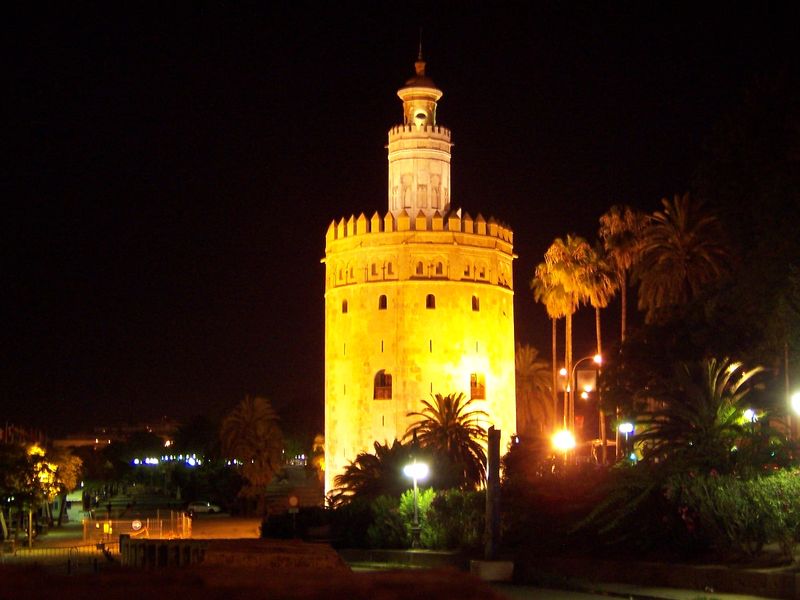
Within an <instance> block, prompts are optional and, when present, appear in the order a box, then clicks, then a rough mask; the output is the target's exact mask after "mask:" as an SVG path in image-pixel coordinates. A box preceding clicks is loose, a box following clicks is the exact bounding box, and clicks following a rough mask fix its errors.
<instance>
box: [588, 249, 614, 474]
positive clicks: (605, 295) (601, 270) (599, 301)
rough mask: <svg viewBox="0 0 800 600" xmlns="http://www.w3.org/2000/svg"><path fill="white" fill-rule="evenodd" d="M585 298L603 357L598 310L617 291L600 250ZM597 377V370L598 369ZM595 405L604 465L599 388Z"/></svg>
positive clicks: (593, 259) (594, 255) (591, 268)
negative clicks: (591, 312) (586, 298)
mask: <svg viewBox="0 0 800 600" xmlns="http://www.w3.org/2000/svg"><path fill="white" fill-rule="evenodd" d="M586 291H587V296H588V300H589V304H591V305H592V307H593V308H594V322H595V335H596V337H597V354H599V355H600V356H602V355H603V341H602V339H603V338H602V332H601V327H600V309H601V308H606V307H607V306H608V303H609V302H611V299H612V298H613V297H614V294H615V293H616V291H617V278H616V277H615V274H614V272H613V271H612V269H611V266H610V264H609V263H608V262H607V260H606V257H605V256H604V254H603V250H602V248H598V249H597V250H595V251H593V252H592V257H591V261H590V264H589V269H588V273H587V289H586ZM598 375H599V369H598ZM597 405H598V407H599V408H598V412H599V425H600V428H599V429H600V431H599V434H600V439H601V440H602V456H601V458H602V462H603V464H606V458H607V443H606V416H605V413H604V412H603V408H602V404H601V398H600V387H599V386H598V387H597Z"/></svg>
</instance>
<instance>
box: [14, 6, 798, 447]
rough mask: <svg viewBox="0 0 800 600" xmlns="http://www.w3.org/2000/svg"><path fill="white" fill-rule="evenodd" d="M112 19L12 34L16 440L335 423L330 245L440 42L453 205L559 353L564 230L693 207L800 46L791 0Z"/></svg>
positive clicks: (437, 55) (436, 71) (524, 316)
mask: <svg viewBox="0 0 800 600" xmlns="http://www.w3.org/2000/svg"><path fill="white" fill-rule="evenodd" d="M112 4H114V5H116V3H112ZM320 4H321V5H322V3H320ZM431 4H433V6H432V7H431V6H430V5H431ZM99 6H101V5H98V6H97V7H95V8H94V9H88V8H86V7H85V6H84V7H83V8H77V9H76V8H74V7H72V6H70V7H69V10H64V11H58V12H56V11H55V10H54V9H53V7H52V6H49V5H30V4H26V11H27V12H28V14H15V15H8V16H7V17H6V19H5V20H6V22H5V24H4V25H5V29H6V31H7V34H8V35H7V36H6V37H7V39H8V40H9V42H10V46H9V48H10V52H9V51H7V53H6V60H5V61H4V62H5V68H4V79H5V81H6V86H4V87H5V88H6V92H5V94H4V95H5V98H4V100H5V102H4V104H6V106H7V110H6V119H5V121H6V124H7V127H8V130H7V131H6V134H5V135H4V136H3V138H4V140H5V142H6V148H7V150H8V153H9V155H10V156H9V158H8V159H7V160H5V161H3V164H2V165H0V182H1V183H2V198H3V204H4V206H5V209H4V210H3V217H4V218H3V234H2V248H3V255H4V261H3V262H4V264H5V266H4V267H3V270H2V272H3V276H2V280H3V290H2V303H3V304H2V306H3V328H2V329H3V344H2V355H0V362H1V363H2V364H0V376H1V380H0V385H1V389H0V408H2V415H0V422H2V421H8V422H14V423H21V424H38V425H40V426H42V427H44V428H45V429H47V430H48V431H50V432H51V433H52V434H58V433H64V432H67V431H72V430H75V429H86V428H89V427H91V426H93V425H96V424H102V423H112V422H120V421H122V422H125V421H128V422H134V421H140V420H144V419H154V418H158V417H160V416H164V415H168V416H171V417H176V418H182V419H185V418H189V417H191V416H193V415H195V414H201V413H205V414H208V415H210V416H212V417H216V416H219V415H220V414H223V413H224V412H225V411H227V410H228V409H230V408H231V407H232V406H233V405H234V404H235V403H236V402H238V401H239V400H240V399H241V398H242V397H243V396H244V394H246V393H251V394H256V393H258V394H264V395H265V396H267V397H268V398H270V399H271V400H272V401H273V403H274V404H275V406H276V407H277V409H278V411H279V412H280V414H281V416H282V417H283V419H284V421H285V422H286V426H287V428H288V429H294V430H304V431H307V432H309V433H313V431H312V430H321V428H322V414H323V398H324V392H323V316H324V315H323V293H324V285H323V284H324V266H323V265H322V264H320V258H322V257H323V255H324V237H325V231H326V228H327V226H328V224H329V223H330V221H331V220H332V219H334V218H335V219H338V218H340V217H342V216H349V215H350V214H352V213H356V214H358V213H360V212H362V211H363V212H365V213H366V214H367V215H368V216H370V215H371V214H372V213H373V212H374V211H375V210H379V211H381V212H383V211H385V210H386V208H387V200H386V196H387V192H386V180H387V161H386V150H385V148H384V146H385V144H386V143H387V131H388V129H389V128H390V127H391V126H392V125H394V124H397V123H399V122H401V121H402V110H401V104H400V101H399V99H398V98H397V96H396V91H397V89H398V88H399V87H401V86H402V84H403V83H404V81H405V80H406V79H407V78H409V77H410V76H411V75H412V74H413V61H414V59H415V56H416V52H417V45H418V39H419V27H420V25H421V26H422V27H423V40H424V53H425V58H426V60H427V62H428V74H429V75H430V76H431V77H432V78H433V79H434V81H435V82H436V83H437V85H438V87H440V88H441V89H442V90H443V91H444V97H443V99H442V100H441V101H440V103H439V113H438V116H439V122H440V123H441V124H443V125H445V126H447V127H449V128H451V129H452V131H453V140H454V142H455V147H454V149H453V168H452V177H453V193H452V196H453V205H454V206H456V207H458V206H461V207H463V208H464V209H465V210H466V211H468V212H470V213H471V214H472V215H473V216H476V215H477V213H479V212H480V213H482V214H483V215H484V216H485V217H487V218H488V216H490V215H492V216H494V217H495V218H497V219H498V220H499V221H502V222H503V223H506V224H507V225H509V226H510V227H511V228H512V229H513V230H514V233H515V251H516V253H517V254H518V255H519V259H518V260H517V261H515V279H516V292H517V293H516V300H515V310H516V332H517V339H518V340H520V341H525V342H530V343H533V344H534V345H536V346H537V347H538V348H540V350H541V351H542V353H543V354H544V355H545V357H546V356H547V355H548V354H549V333H550V330H549V323H548V321H547V320H546V318H545V315H544V310H543V308H542V307H541V306H538V305H535V304H534V302H533V300H532V299H531V295H530V291H529V288H528V281H529V280H530V278H531V275H532V271H533V268H534V267H535V265H536V264H537V263H538V262H539V261H540V260H541V257H542V254H543V252H544V250H545V249H546V248H547V246H548V245H549V244H550V242H551V241H552V240H553V238H554V237H556V236H563V235H565V234H566V233H568V232H575V233H579V234H581V235H584V236H587V237H590V238H592V239H593V238H594V236H595V235H596V230H597V220H598V217H599V216H600V214H602V213H603V212H604V211H605V210H606V209H607V208H608V207H609V206H611V205H612V204H615V203H627V204H631V205H634V206H638V207H640V208H643V209H646V210H648V211H651V210H654V209H656V208H657V207H658V206H659V199H660V198H662V197H664V196H672V195H674V194H675V193H683V192H685V191H686V190H688V189H689V188H690V185H691V181H692V176H693V174H694V171H695V169H696V167H697V164H698V161H700V160H701V158H702V156H703V145H704V141H706V140H707V138H708V136H709V134H710V133H711V131H712V129H713V127H714V126H715V124H717V123H718V122H719V120H720V118H721V116H723V115H724V114H725V113H726V111H728V110H730V109H731V107H733V106H734V105H735V104H736V103H737V102H738V101H739V100H740V99H741V97H742V94H743V93H744V91H745V90H746V89H747V86H748V85H750V84H752V82H753V81H754V80H755V79H756V78H757V77H759V76H761V75H764V74H768V73H769V72H770V71H772V70H774V69H777V68H785V67H786V66H787V65H788V66H789V68H791V66H792V64H793V63H794V65H796V59H797V56H798V54H800V52H798V49H797V47H796V42H795V38H796V36H797V33H798V32H797V27H798V26H797V23H798V22H800V21H798V17H800V15H798V14H797V10H793V9H780V10H779V9H777V6H778V5H777V4H769V3H752V4H749V5H740V4H735V6H737V7H738V8H732V6H734V4H731V5H727V6H726V7H725V8H724V9H721V8H720V7H721V6H722V5H719V6H716V5H713V4H710V5H705V6H704V5H703V4H702V3H692V4H689V5H686V6H685V7H683V8H681V7H680V6H679V7H677V8H676V7H675V6H673V5H672V3H661V4H660V5H658V6H656V5H655V3H641V2H635V3H634V2H615V3H577V4H573V3H547V4H540V5H538V6H539V7H538V8H530V7H527V6H525V5H523V4H519V5H517V4H508V5H501V6H500V7H499V8H497V7H492V8H490V7H489V4H488V3H487V4H486V5H474V4H464V3H455V4H438V3H427V4H420V5H415V4H413V3H397V4H394V5H383V4H382V3H373V2H364V3H347V2H344V3H340V2H334V3H326V4H325V6H327V8H324V9H323V8H320V7H318V6H316V5H314V4H308V5H303V6H304V8H297V7H296V5H295V3H287V4H286V5H284V6H277V7H271V8H268V7H266V6H265V4H264V3H252V4H251V3H245V4H243V3H238V2H206V3H200V2H198V3H191V4H190V3H183V4H181V3H179V4H173V3H154V4H147V3H145V4H141V3H126V4H124V6H125V8H126V9H127V12H122V10H123V9H122V8H119V7H117V8H114V9H113V10H114V12H102V10H101V9H100V8H99ZM415 6H422V7H424V8H419V9H415V8H414V7H415ZM765 7H766V8H765ZM105 10H109V9H108V8H106V9H105ZM616 310H617V309H616V306H615V305H614V306H613V307H612V309H611V311H610V312H612V311H613V312H616ZM591 317H592V315H591V314H590V312H589V311H586V310H584V311H583V316H582V317H581V318H580V319H579V320H578V323H577V326H576V327H577V329H576V338H577V349H576V356H577V355H580V354H581V353H582V352H584V350H585V351H586V352H589V350H590V347H591V340H592V335H593V329H592V325H591V323H592V322H591ZM607 327H608V331H607V333H606V336H607V338H608V339H609V341H613V337H614V335H613V334H614V332H615V331H616V329H615V327H616V323H615V321H614V319H613V318H612V317H610V318H609V319H608V320H607Z"/></svg>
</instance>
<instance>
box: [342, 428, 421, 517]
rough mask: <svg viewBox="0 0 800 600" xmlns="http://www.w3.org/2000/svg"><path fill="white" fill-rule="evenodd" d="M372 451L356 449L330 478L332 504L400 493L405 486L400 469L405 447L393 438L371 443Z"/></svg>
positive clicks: (403, 490)
mask: <svg viewBox="0 0 800 600" xmlns="http://www.w3.org/2000/svg"><path fill="white" fill-rule="evenodd" d="M374 446H375V453H374V454H372V453H370V452H360V453H359V454H358V455H357V456H356V458H355V460H353V461H352V462H351V463H350V464H349V465H347V466H346V467H345V469H344V472H343V473H341V474H340V475H337V476H336V477H334V480H333V484H334V486H335V488H334V490H333V491H332V492H331V502H332V504H333V505H334V506H336V505H341V504H346V503H348V502H350V501H351V500H353V499H354V498H366V499H368V500H373V499H375V498H377V497H378V496H382V495H384V494H389V495H393V496H400V495H401V494H402V493H403V492H405V491H406V490H407V489H408V482H407V481H404V480H403V475H402V469H403V466H405V465H406V464H407V463H408V460H409V448H408V446H404V445H403V444H401V443H400V442H398V441H397V440H394V441H393V442H392V445H391V446H389V444H381V443H380V442H375V443H374Z"/></svg>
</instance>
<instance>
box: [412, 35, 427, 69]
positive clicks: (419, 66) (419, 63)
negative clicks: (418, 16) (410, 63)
mask: <svg viewBox="0 0 800 600" xmlns="http://www.w3.org/2000/svg"><path fill="white" fill-rule="evenodd" d="M414 69H415V70H416V72H417V77H425V60H424V59H423V58H422V27H420V28H419V52H418V53H417V62H415V63H414Z"/></svg>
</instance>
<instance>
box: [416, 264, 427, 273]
mask: <svg viewBox="0 0 800 600" xmlns="http://www.w3.org/2000/svg"><path fill="white" fill-rule="evenodd" d="M415 272H416V274H417V275H424V274H425V267H424V266H423V264H422V262H418V263H417V269H416V271H415Z"/></svg>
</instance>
